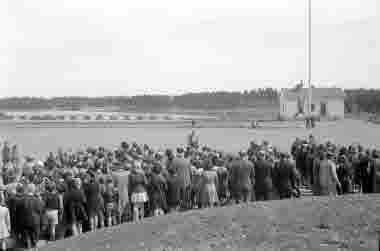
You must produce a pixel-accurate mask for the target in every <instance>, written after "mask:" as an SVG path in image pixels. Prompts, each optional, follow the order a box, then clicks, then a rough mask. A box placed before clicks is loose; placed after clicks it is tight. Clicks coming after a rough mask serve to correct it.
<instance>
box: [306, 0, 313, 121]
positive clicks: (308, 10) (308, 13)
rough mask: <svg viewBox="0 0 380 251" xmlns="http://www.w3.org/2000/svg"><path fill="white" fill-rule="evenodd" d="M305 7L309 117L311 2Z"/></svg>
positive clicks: (309, 110) (310, 95)
mask: <svg viewBox="0 0 380 251" xmlns="http://www.w3.org/2000/svg"><path fill="white" fill-rule="evenodd" d="M307 1H308V6H307V8H308V9H307V84H308V88H309V90H308V94H309V95H308V107H307V110H308V116H309V117H310V116H311V112H312V111H311V103H312V88H311V0H307Z"/></svg>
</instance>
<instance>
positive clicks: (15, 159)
mask: <svg viewBox="0 0 380 251" xmlns="http://www.w3.org/2000/svg"><path fill="white" fill-rule="evenodd" d="M11 162H12V163H13V166H14V167H15V168H18V167H19V165H20V162H21V159H20V153H19V150H18V146H17V145H13V146H12V151H11Z"/></svg>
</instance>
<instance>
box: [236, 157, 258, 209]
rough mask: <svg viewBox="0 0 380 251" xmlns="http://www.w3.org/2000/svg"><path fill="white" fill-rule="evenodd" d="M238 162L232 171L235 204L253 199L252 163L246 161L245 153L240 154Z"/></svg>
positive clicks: (253, 179) (253, 170)
mask: <svg viewBox="0 0 380 251" xmlns="http://www.w3.org/2000/svg"><path fill="white" fill-rule="evenodd" d="M240 158H241V159H240V160H239V162H238V163H236V164H237V165H236V167H235V168H234V169H233V182H234V190H235V196H236V197H235V199H236V202H237V203H239V202H240V201H243V202H248V201H250V200H252V199H253V197H252V192H254V185H255V169H254V166H253V163H252V162H250V161H249V160H248V155H247V153H245V152H241V153H240Z"/></svg>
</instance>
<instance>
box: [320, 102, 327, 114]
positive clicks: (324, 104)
mask: <svg viewBox="0 0 380 251" xmlns="http://www.w3.org/2000/svg"><path fill="white" fill-rule="evenodd" d="M326 115H327V104H326V103H324V102H321V116H326Z"/></svg>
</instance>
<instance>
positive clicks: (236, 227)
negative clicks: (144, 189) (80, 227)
mask: <svg viewBox="0 0 380 251" xmlns="http://www.w3.org/2000/svg"><path fill="white" fill-rule="evenodd" d="M378 226H380V196H379V195H370V196H363V195H353V196H344V197H337V198H327V197H319V198H314V197H309V198H304V199H299V200H285V201H271V202H260V203H252V204H248V205H237V206H230V207H224V208H216V209H206V210H198V211H191V212H186V213H175V214H171V215H168V216H163V217H160V218H150V219H146V220H145V221H144V223H142V224H125V225H122V226H117V227H114V228H110V229H105V230H102V231H99V232H96V233H90V234H86V235H83V236H81V237H79V238H74V239H67V240H63V241H58V242H56V243H54V244H52V245H50V246H46V247H44V248H41V249H39V250H56V251H61V250H62V251H68V250H70V251H77V250H78V251H79V250H80V251H87V250H88V251H96V250H99V251H105V250H112V251H126V250H152V251H153V250H157V251H163V250H166V251H170V250H218V251H219V250H250V251H251V250H339V248H340V250H355V251H359V250H377V243H378V235H377V232H376V231H377V228H378Z"/></svg>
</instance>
